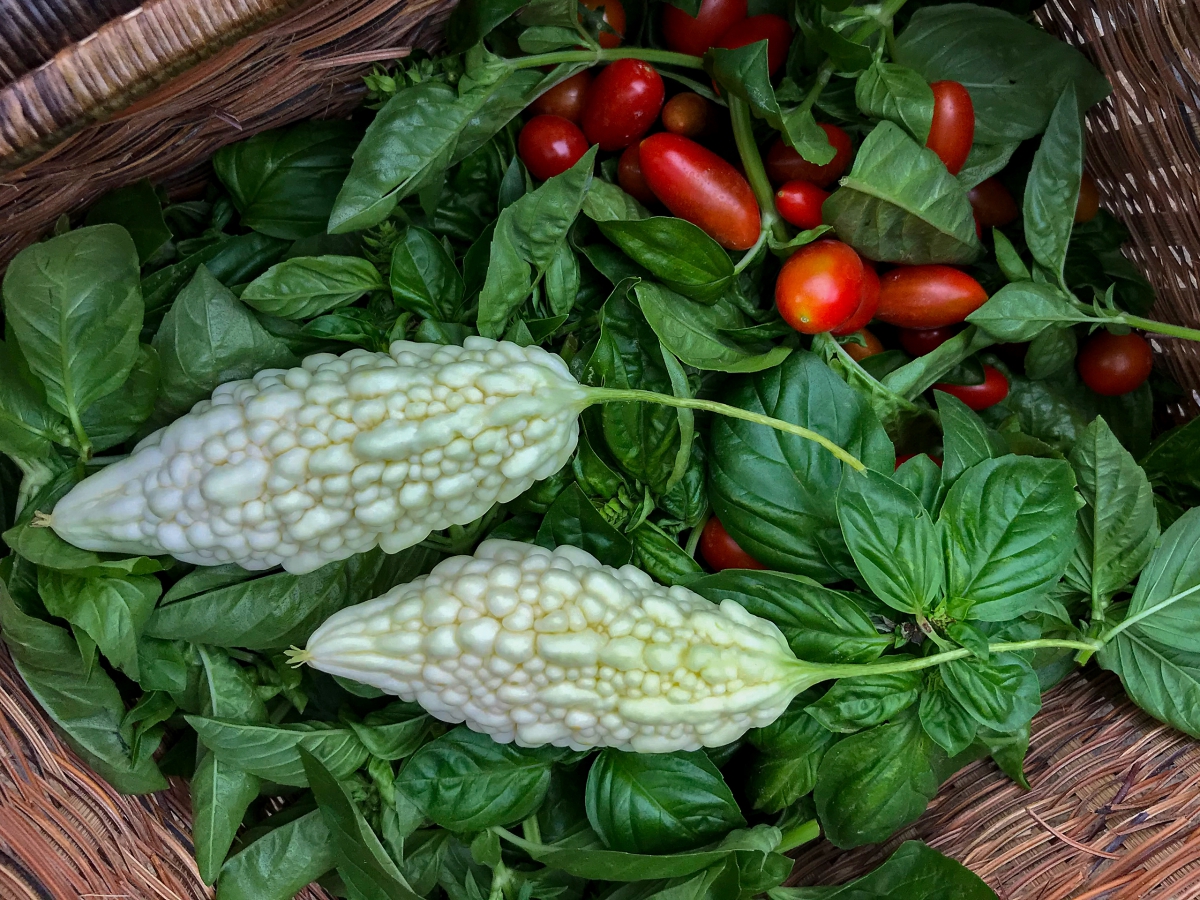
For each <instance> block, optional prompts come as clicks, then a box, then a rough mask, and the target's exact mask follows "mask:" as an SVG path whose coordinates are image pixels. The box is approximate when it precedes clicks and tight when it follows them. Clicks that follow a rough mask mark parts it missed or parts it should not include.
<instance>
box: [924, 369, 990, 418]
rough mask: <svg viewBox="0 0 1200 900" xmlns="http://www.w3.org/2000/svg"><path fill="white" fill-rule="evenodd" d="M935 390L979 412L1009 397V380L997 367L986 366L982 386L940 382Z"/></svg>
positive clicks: (935, 386) (934, 387)
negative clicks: (955, 398)
mask: <svg viewBox="0 0 1200 900" xmlns="http://www.w3.org/2000/svg"><path fill="white" fill-rule="evenodd" d="M933 389H934V390H935V391H944V392H946V393H947V394H950V395H951V396H953V397H957V398H958V399H959V400H961V401H962V402H963V403H965V404H967V406H968V407H970V408H971V409H973V410H975V411H976V412H979V410H981V409H987V408H988V407H989V406H995V405H996V404H997V403H999V402H1000V401H1001V400H1003V399H1004V398H1005V397H1007V396H1008V379H1007V378H1005V377H1004V373H1003V372H1001V371H1000V370H999V369H997V368H996V367H995V366H984V367H983V383H982V384H950V383H949V382H946V381H939V382H938V383H937V384H935V385H934V386H933Z"/></svg>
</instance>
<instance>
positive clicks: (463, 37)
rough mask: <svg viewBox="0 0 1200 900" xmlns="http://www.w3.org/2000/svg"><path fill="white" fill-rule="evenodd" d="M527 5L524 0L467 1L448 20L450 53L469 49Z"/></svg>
mask: <svg viewBox="0 0 1200 900" xmlns="http://www.w3.org/2000/svg"><path fill="white" fill-rule="evenodd" d="M524 5H525V3H524V0H521V2H518V0H466V2H463V3H460V4H458V5H457V6H456V7H454V10H453V11H452V12H451V13H450V18H449V19H447V20H446V50H447V52H449V53H462V52H463V51H465V50H469V49H470V48H471V47H473V46H475V45H476V44H478V43H479V42H480V41H481V40H483V38H484V37H485V36H486V35H488V34H489V33H490V32H491V31H492V30H493V29H494V28H496V27H497V26H499V25H501V24H503V23H504V22H505V21H506V20H508V19H509V18H511V17H512V16H513V15H514V14H515V13H516V12H517V10H519V9H520V8H521V7H522V6H524Z"/></svg>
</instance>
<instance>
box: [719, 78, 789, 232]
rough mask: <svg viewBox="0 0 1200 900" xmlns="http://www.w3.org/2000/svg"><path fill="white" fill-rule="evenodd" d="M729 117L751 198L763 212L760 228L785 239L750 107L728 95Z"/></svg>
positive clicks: (785, 226)
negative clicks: (755, 134) (756, 140)
mask: <svg viewBox="0 0 1200 900" xmlns="http://www.w3.org/2000/svg"><path fill="white" fill-rule="evenodd" d="M728 99H729V118H730V120H731V121H732V123H733V140H734V142H735V143H736V144H737V148H738V155H739V156H741V158H742V166H743V167H744V168H745V169H746V180H747V181H749V182H750V189H751V190H752V191H754V199H756V200H757V201H758V209H759V211H760V213H761V214H762V230H763V231H770V232H771V234H773V235H774V236H775V240H777V241H779V242H781V243H786V242H787V240H788V237H789V235H788V228H787V223H786V222H784V221H783V219H781V218H780V217H779V212H778V210H776V209H775V189H774V188H772V187H771V179H770V178H768V177H767V170H766V168H765V167H764V166H763V161H762V154H760V153H759V152H758V144H757V143H756V142H755V140H754V126H753V125H752V124H751V122H750V107H749V106H748V105H747V104H746V101H745V100H743V99H741V98H740V97H734V96H733V95H732V94H731V95H730V96H729V98H728Z"/></svg>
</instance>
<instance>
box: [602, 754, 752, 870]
mask: <svg viewBox="0 0 1200 900" xmlns="http://www.w3.org/2000/svg"><path fill="white" fill-rule="evenodd" d="M584 802H585V804H586V807H587V817H588V822H589V823H591V826H592V828H593V829H594V830H595V832H596V833H597V834H598V835H599V836H600V839H601V840H602V841H604V845H605V846H606V847H608V848H609V849H612V850H624V851H626V852H630V853H635V852H638V853H677V852H680V851H685V850H694V849H696V848H698V847H701V846H703V845H704V844H706V843H708V842H709V841H712V840H716V839H717V838H719V837H722V836H724V835H725V834H726V832H728V831H729V829H731V828H744V827H745V825H746V820H745V819H744V818H743V817H742V813H741V810H740V809H738V805H737V801H736V800H734V799H733V794H732V793H731V792H730V790H729V787H728V786H727V785H726V784H725V780H724V779H723V778H722V777H721V773H720V772H719V771H718V770H717V767H716V766H714V765H713V764H712V762H711V761H710V760H709V758H708V757H707V756H706V755H705V754H704V753H702V752H700V751H698V750H697V751H693V752H690V753H688V752H683V751H677V752H675V753H626V752H624V751H621V750H614V749H612V748H609V749H607V750H602V751H601V752H600V755H599V756H597V757H596V760H595V762H593V763H592V768H591V771H590V772H588V780H587V792H586V794H585V801H584Z"/></svg>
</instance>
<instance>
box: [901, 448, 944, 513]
mask: <svg viewBox="0 0 1200 900" xmlns="http://www.w3.org/2000/svg"><path fill="white" fill-rule="evenodd" d="M893 477H894V478H895V479H896V484H899V485H901V486H902V487H905V488H907V489H908V490H909V491H911V492H912V493H913V494H914V495H915V496H916V498H917V499H918V500H920V501H921V506H922V508H923V509H925V510H926V511H927V512H929V513H930V514H934V515H936V514H937V511H938V506H939V505H940V503H941V496H940V493H941V481H942V470H941V468H940V467H939V466H938V464H937V463H935V462H934V461H933V459H932V458H931V457H930V456H929V454H928V453H918V454H917V455H916V456H914V457H913V458H912V459H908V460H905V461H904V462H903V463H901V464H900V467H899V468H898V469H896V474H895V475H894V476H893Z"/></svg>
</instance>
